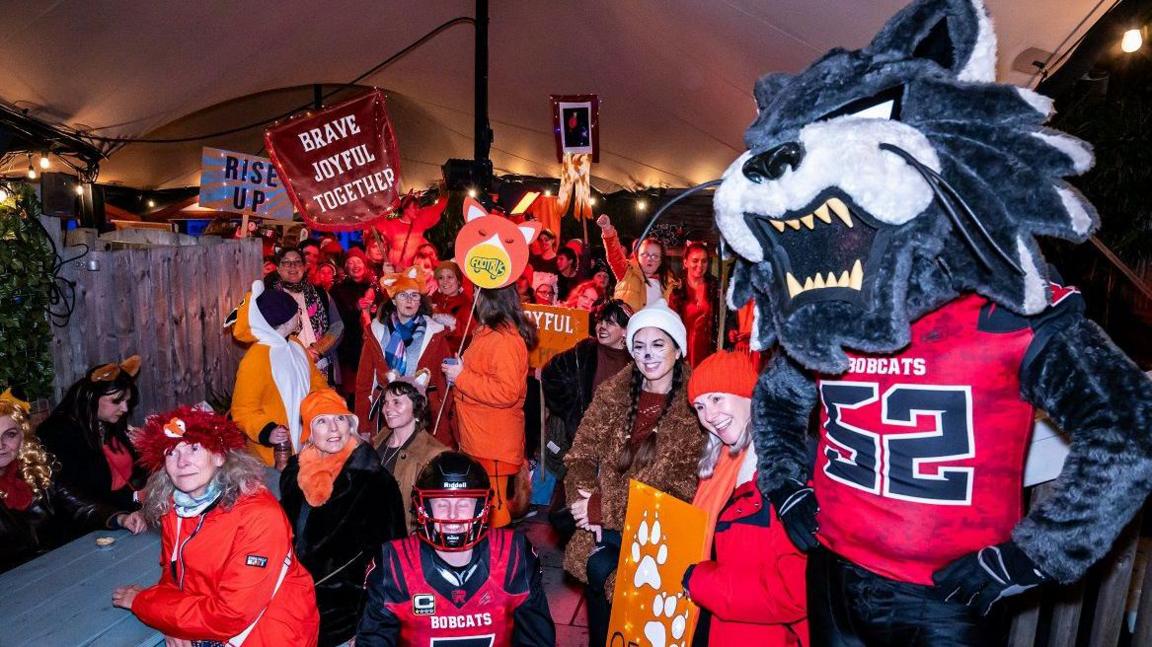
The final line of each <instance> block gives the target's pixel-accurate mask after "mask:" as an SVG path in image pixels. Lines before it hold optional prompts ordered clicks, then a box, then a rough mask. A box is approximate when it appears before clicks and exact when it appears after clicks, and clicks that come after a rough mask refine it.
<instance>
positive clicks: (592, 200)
mask: <svg viewBox="0 0 1152 647" xmlns="http://www.w3.org/2000/svg"><path fill="white" fill-rule="evenodd" d="M588 204H590V205H592V206H593V207H595V206H596V198H588Z"/></svg>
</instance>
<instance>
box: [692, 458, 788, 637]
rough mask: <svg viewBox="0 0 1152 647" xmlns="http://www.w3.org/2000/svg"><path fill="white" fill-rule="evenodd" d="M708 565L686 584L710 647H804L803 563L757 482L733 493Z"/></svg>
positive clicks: (699, 566) (698, 567) (703, 564)
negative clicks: (705, 623)
mask: <svg viewBox="0 0 1152 647" xmlns="http://www.w3.org/2000/svg"><path fill="white" fill-rule="evenodd" d="M712 555H713V557H714V559H713V560H711V561H705V562H700V563H699V564H697V565H696V566H695V568H693V569H692V572H691V574H690V576H689V579H688V592H689V594H690V595H691V596H692V601H693V602H695V603H696V604H698V605H700V606H701V607H703V608H704V609H706V610H708V611H709V612H710V613H711V614H712V623H711V626H710V629H709V632H708V644H709V645H715V646H720V645H724V646H727V645H758V646H762V647H775V646H779V645H787V646H789V647H791V646H793V645H807V644H808V617H807V608H806V605H805V590H806V587H805V584H804V582H805V579H804V571H805V567H806V565H807V560H806V559H805V557H804V555H803V554H802V553H800V552H799V551H798V550H796V547H795V546H793V545H792V542H791V541H789V540H788V535H787V533H785V532H784V526H783V524H781V523H780V520H779V519H778V518H777V517H776V513H775V511H773V510H772V509H771V505H770V504H769V503H768V502H767V501H766V500H765V499H764V497H762V496H760V491H759V490H758V489H757V488H756V477H755V476H753V477H752V480H751V481H749V482H747V483H744V484H742V485H738V486H737V487H736V489H735V490H734V491H733V492H732V498H731V499H729V500H728V503H727V505H725V506H724V510H723V511H721V513H720V516H719V517H718V518H717V520H716V538H715V539H714V540H713V544H712Z"/></svg>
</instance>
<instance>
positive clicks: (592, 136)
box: [552, 94, 600, 162]
mask: <svg viewBox="0 0 1152 647" xmlns="http://www.w3.org/2000/svg"><path fill="white" fill-rule="evenodd" d="M552 127H553V131H554V132H555V134H556V161H557V162H559V161H563V159H564V155H566V154H577V155H591V156H592V161H593V162H599V161H600V150H599V149H600V99H599V97H597V96H596V95H594V94H580V95H556V94H554V95H552Z"/></svg>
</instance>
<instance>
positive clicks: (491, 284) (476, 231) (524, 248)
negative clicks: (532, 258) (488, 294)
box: [456, 198, 540, 289]
mask: <svg viewBox="0 0 1152 647" xmlns="http://www.w3.org/2000/svg"><path fill="white" fill-rule="evenodd" d="M464 222H465V225H464V226H463V227H462V228H461V229H460V233H458V234H456V264H457V265H459V266H460V270H461V271H462V272H464V276H466V277H468V280H469V281H472V283H473V284H475V285H476V286H478V287H482V288H488V289H496V288H502V287H504V286H506V285H511V284H512V283H513V282H515V281H516V279H517V278H519V277H520V274H522V273H523V272H524V267H525V266H526V265H528V245H529V244H531V243H532V241H534V240H536V237H537V236H539V235H540V223H538V222H535V221H528V222H524V223H521V224H519V225H517V224H514V223H513V222H512V221H511V220H508V219H507V218H505V217H503V216H499V215H496V214H491V213H488V211H487V210H485V209H484V207H483V206H482V205H481V204H480V203H479V202H477V201H476V200H474V199H472V198H465V200H464Z"/></svg>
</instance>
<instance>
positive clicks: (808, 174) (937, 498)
mask: <svg viewBox="0 0 1152 647" xmlns="http://www.w3.org/2000/svg"><path fill="white" fill-rule="evenodd" d="M995 50H996V47H995V35H994V34H993V32H992V25H991V22H990V21H989V18H988V16H987V13H986V11H985V9H984V7H983V4H982V2H980V1H979V0H921V1H918V2H915V3H913V4H911V5H910V6H908V7H906V8H905V9H904V10H903V11H901V12H900V13H899V14H897V15H896V16H895V17H894V18H893V19H892V20H891V21H890V22H889V23H888V24H887V25H886V26H885V27H884V28H883V29H882V30H881V32H880V33H879V34H878V35H877V36H876V38H875V39H874V40H873V42H872V43H871V44H870V45H868V46H867V47H865V48H864V49H862V50H859V51H845V50H839V49H838V50H833V51H831V52H829V53H828V54H827V55H825V56H824V57H823V58H821V59H820V60H818V61H817V62H815V63H814V64H813V65H812V66H811V67H810V68H809V69H808V70H806V71H804V72H801V73H799V74H796V75H786V74H769V75H767V76H765V77H763V78H762V79H760V81H759V82H758V83H757V84H756V91H755V94H756V101H757V105H758V108H759V114H758V116H757V118H756V121H755V122H754V123H753V124H752V125H751V126H750V127H749V128H748V130H747V133H746V135H745V143H746V144H747V146H748V152H746V153H745V154H744V155H742V156H740V158H739V159H737V160H736V161H735V162H734V163H733V164H732V165H731V167H730V168H729V169H728V170H727V171H726V173H725V175H724V181H723V183H722V184H721V185H720V187H719V189H718V190H717V192H716V197H715V207H716V218H717V223H718V225H719V228H720V230H721V233H722V235H723V237H724V239H725V240H726V242H727V243H728V245H729V246H730V247H731V248H732V249H733V250H735V252H736V253H737V254H738V255H739V257H740V258H739V259H738V260H737V266H736V269H735V272H734V275H733V282H732V286H731V291H730V293H729V305H730V306H731V307H733V308H736V307H739V306H740V305H742V304H743V303H745V302H746V301H747V300H748V299H749V298H752V297H754V298H755V300H756V315H757V316H756V324H755V326H754V328H755V329H754V331H753V347H754V348H759V349H762V348H767V347H768V346H770V345H772V344H773V343H774V342H779V344H780V346H781V348H782V350H783V352H782V353H779V354H777V355H776V357H774V358H773V360H772V362H771V363H770V365H769V366H768V367H767V369H766V370H765V372H764V374H763V375H761V377H760V381H759V384H758V386H757V391H756V397H755V405H754V420H755V430H754V431H755V434H754V438H755V444H756V449H757V452H758V454H759V456H760V465H759V467H760V471H759V475H760V480H761V483H760V485H761V490H762V491H763V492H768V493H770V494H769V498H771V499H772V501H773V503H774V505H775V506H776V510H777V513H778V515H779V517H780V518H781V520H782V522H783V523H784V525H785V528H786V529H787V531H788V533H789V536H790V537H791V538H792V540H793V541H794V542H795V543H796V544H797V545H798V546H800V547H801V548H804V549H813V548H815V550H813V551H812V553H811V555H810V560H809V570H808V580H809V581H808V590H809V606H810V608H809V614H810V625H811V627H812V632H813V635H812V639H813V644H816V645H821V644H831V645H865V644H868V645H889V644H891V645H895V644H901V645H903V644H924V645H929V644H930V645H940V644H992V643H993V642H996V641H998V640H999V639H1000V637H999V636H997V635H995V634H996V633H997V632H996V630H995V629H993V625H994V624H995V623H992V622H990V621H988V620H987V619H986V618H985V617H984V616H986V615H987V614H988V611H989V609H990V608H991V607H992V605H993V604H994V603H995V602H996V601H997V600H999V599H1001V598H1002V597H1004V596H1008V595H1013V594H1016V593H1019V592H1021V591H1023V590H1025V589H1028V588H1031V587H1033V586H1035V585H1038V584H1041V583H1043V582H1045V581H1048V580H1055V581H1057V582H1061V583H1067V582H1071V581H1074V580H1076V579H1078V578H1079V577H1080V576H1082V575H1083V574H1084V571H1085V570H1086V569H1087V568H1088V566H1090V565H1091V564H1092V563H1093V562H1095V561H1096V560H1098V559H1099V558H1100V557H1101V556H1103V555H1104V553H1105V552H1106V551H1107V550H1108V548H1109V547H1110V546H1111V544H1112V542H1113V541H1114V539H1115V538H1116V535H1117V534H1118V533H1119V531H1120V530H1121V528H1123V526H1124V525H1125V524H1126V523H1127V522H1128V521H1129V520H1130V519H1131V518H1132V516H1133V515H1134V514H1135V512H1136V511H1137V510H1138V509H1139V508H1140V506H1141V505H1142V504H1143V503H1144V500H1145V498H1146V497H1147V495H1148V493H1149V490H1150V489H1152V439H1150V433H1152V432H1150V429H1149V427H1150V424H1152V405H1150V402H1152V383H1150V382H1149V381H1148V379H1147V378H1146V377H1145V376H1144V375H1142V374H1141V373H1140V371H1139V370H1138V368H1137V367H1136V366H1135V365H1134V364H1133V363H1132V362H1131V361H1130V360H1129V359H1127V358H1126V357H1124V356H1123V355H1122V354H1121V353H1120V351H1118V350H1117V349H1116V348H1115V347H1114V346H1113V345H1112V344H1111V342H1110V341H1109V340H1108V339H1107V337H1106V336H1105V335H1104V334H1103V332H1102V331H1101V330H1100V329H1099V328H1098V327H1097V326H1096V325H1095V324H1093V323H1092V322H1090V321H1088V320H1086V319H1085V318H1084V317H1083V316H1082V301H1081V298H1080V296H1079V294H1078V292H1077V291H1076V290H1075V289H1073V288H1066V287H1063V286H1061V285H1059V284H1058V283H1056V279H1055V278H1054V277H1052V276H1051V275H1050V274H1049V270H1048V268H1047V265H1046V264H1045V262H1044V260H1043V258H1042V257H1041V254H1040V249H1039V247H1038V245H1037V242H1036V238H1035V237H1036V236H1037V235H1046V236H1055V237H1058V238H1063V239H1067V240H1073V241H1083V240H1085V239H1086V238H1087V237H1088V236H1089V235H1090V234H1091V232H1092V231H1093V230H1094V229H1095V227H1096V226H1097V218H1096V214H1095V212H1094V210H1093V208H1092V207H1091V205H1089V204H1088V203H1087V201H1085V200H1084V198H1083V197H1082V196H1081V195H1080V194H1079V193H1078V192H1076V191H1075V190H1074V189H1073V188H1071V187H1070V186H1068V185H1067V184H1066V183H1065V182H1064V181H1063V180H1062V179H1061V178H1063V177H1066V176H1071V175H1077V174H1080V173H1083V172H1084V171H1085V170H1087V169H1088V168H1089V167H1090V166H1091V164H1092V153H1091V151H1090V149H1089V148H1088V147H1087V145H1085V144H1084V143H1083V142H1081V141H1079V140H1077V139H1074V138H1072V137H1069V136H1067V135H1063V134H1060V133H1058V132H1055V131H1052V130H1048V129H1045V128H1044V127H1043V124H1044V122H1045V121H1046V119H1047V117H1048V116H1049V114H1050V112H1051V101H1050V100H1049V99H1047V98H1045V97H1043V96H1040V95H1038V94H1036V93H1034V92H1032V91H1030V90H1026V89H1022V88H1016V87H1012V86H1007V85H1000V84H996V83H994V82H993V77H994V73H995V54H996V52H995ZM817 406H819V407H820V429H819V443H818V446H817V453H816V461H815V464H812V462H811V459H810V458H809V453H808V451H807V449H806V444H805V435H806V429H807V427H808V420H809V415H810V413H811V412H812V410H813V408H815V407H817ZM1034 407H1035V408H1039V409H1042V410H1044V411H1045V412H1047V414H1048V415H1049V416H1050V417H1051V418H1052V420H1054V421H1055V422H1056V423H1057V424H1059V425H1060V426H1061V427H1062V428H1063V429H1064V430H1065V431H1066V432H1067V433H1069V434H1070V435H1071V437H1072V450H1071V454H1070V455H1069V457H1068V459H1067V461H1066V463H1065V466H1064V470H1063V473H1062V474H1061V476H1060V478H1059V480H1058V481H1057V482H1056V490H1055V493H1054V495H1053V496H1052V497H1051V498H1050V499H1048V500H1046V501H1045V502H1044V503H1043V504H1042V505H1040V506H1039V507H1037V508H1036V509H1035V510H1033V511H1032V512H1031V513H1030V514H1029V515H1028V516H1026V517H1023V518H1022V517H1021V510H1022V501H1021V491H1022V472H1023V463H1024V456H1025V452H1026V449H1027V444H1028V440H1029V435H1030V431H1031V428H1032V421H1033V410H1034ZM817 545H820V546H821V547H820V548H816V547H817Z"/></svg>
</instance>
